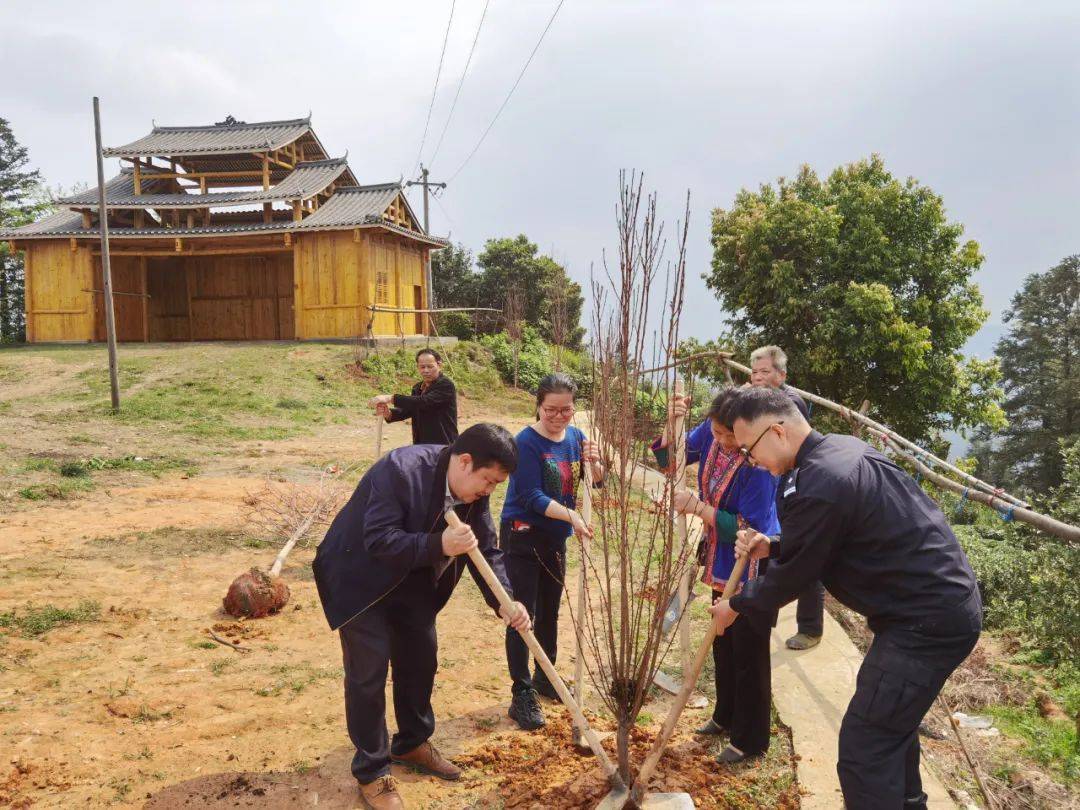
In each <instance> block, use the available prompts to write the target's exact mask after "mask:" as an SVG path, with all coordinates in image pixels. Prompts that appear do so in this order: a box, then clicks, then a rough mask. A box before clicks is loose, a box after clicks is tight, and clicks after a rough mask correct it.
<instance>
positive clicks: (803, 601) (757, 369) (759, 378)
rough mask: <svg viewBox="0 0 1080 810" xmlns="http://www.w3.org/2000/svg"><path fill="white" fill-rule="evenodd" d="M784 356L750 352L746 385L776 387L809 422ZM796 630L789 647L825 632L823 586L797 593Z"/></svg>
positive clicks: (811, 643)
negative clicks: (791, 384)
mask: <svg viewBox="0 0 1080 810" xmlns="http://www.w3.org/2000/svg"><path fill="white" fill-rule="evenodd" d="M786 381H787V355H786V354H785V353H784V350H783V349H781V348H780V347H779V346H762V347H761V348H758V349H754V351H752V352H751V353H750V384H751V385H755V386H758V387H762V388H776V389H777V390H779V391H782V392H783V393H784V394H786V395H787V397H788V399H790V400H791V401H792V403H793V404H794V405H795V407H796V408H798V410H799V413H801V414H802V416H803V419H805V420H806V421H808V422H809V421H810V410H809V409H808V408H807V407H806V402H805V401H804V400H803V398H802V397H800V396H799V395H798V394H796V393H795V392H794V391H792V390H791V389H790V388H788V387H787V384H786ZM795 622H796V633H795V635H793V636H792V637H791V638H789V639H788V640H787V641H786V642H784V643H785V644H786V645H787V648H788V649H789V650H810V649H813V648H814V647H816V646H817V645H818V644H820V643H821V636H822V634H823V633H824V632H825V586H824V585H822V584H821V583H820V582H815V583H813V584H812V585H811V586H810V587H808V588H807V589H806V590H805V591H804V592H803V593H801V594H799V602H798V605H797V606H796V609H795Z"/></svg>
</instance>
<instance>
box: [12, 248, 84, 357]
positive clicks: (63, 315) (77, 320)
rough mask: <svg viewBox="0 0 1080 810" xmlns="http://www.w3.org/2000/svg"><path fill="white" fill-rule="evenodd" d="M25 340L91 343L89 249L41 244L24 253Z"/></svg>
mask: <svg viewBox="0 0 1080 810" xmlns="http://www.w3.org/2000/svg"><path fill="white" fill-rule="evenodd" d="M26 274H27V285H26V286H27V293H26V321H27V340H31V341H33V342H35V343H39V342H43V341H63V342H79V343H81V342H89V341H92V340H94V294H93V293H91V292H84V291H85V290H92V289H94V267H93V262H92V256H91V253H90V249H89V247H82V246H79V247H77V248H76V249H75V250H72V249H71V245H70V243H69V242H68V240H66V239H63V240H59V239H57V240H52V239H49V240H42V241H40V242H34V243H33V244H30V245H28V246H27V249H26Z"/></svg>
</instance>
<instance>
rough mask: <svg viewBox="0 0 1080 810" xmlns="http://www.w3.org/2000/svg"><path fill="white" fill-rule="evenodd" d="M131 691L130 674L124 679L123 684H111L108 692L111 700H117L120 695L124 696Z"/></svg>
mask: <svg viewBox="0 0 1080 810" xmlns="http://www.w3.org/2000/svg"><path fill="white" fill-rule="evenodd" d="M129 692H131V676H128V677H127V678H126V679H125V680H124V684H123V686H113V685H112V684H109V688H108V692H107V694H108V695H109V699H110V700H115V699H116V698H118V697H124V696H125V695H127V694H128V693H129Z"/></svg>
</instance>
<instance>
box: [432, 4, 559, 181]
mask: <svg viewBox="0 0 1080 810" xmlns="http://www.w3.org/2000/svg"><path fill="white" fill-rule="evenodd" d="M565 2H566V0H559V5H557V6H555V11H554V12H552V14H551V18H550V19H549V20H548V21H547V25H546V26H544V30H543V31H542V32H541V33H540V39H538V40H537V41H536V45H535V47H534V48H533V49H532V53H530V54H529V58H528V59H526V60H525V64H524V65H523V66H522V68H521V72H520V73H519V74H518V77H517V79H516V80H515V81H514V86H513V87H511V88H510V92H509V93H507V94H506V98H505V99H503V103H502V106H500V107H499V110H498V112H496V113H495V117H494V118H492V119H491V123H490V124H488V125H487V129H485V130H484V134H483V135H481V136H480V140H479V141H477V142H476V146H474V147H473V149H472V151H471V152H469V155H468V157H466V158H465V160H464V161H462V163H461V165H460V166H458V167H457V171H455V172H454V173H453V174H452V175H450V179H449V180H448V181H447V182H453V181H454V178H455V177H457V176H458V175H459V174H461V170H462V169H464V168H465V166H466V165H467V164H468V162H469V161H470V160H472V157H473V155H475V154H476V153H477V151H478V150H479V149H480V145H481V144H483V142H484V139H485V138H487V136H488V133H489V132H491V128H492V127H493V126H495V122H496V121H498V120H499V116H500V115H502V112H503V110H505V109H506V105H507V104H509V103H510V97H511V96H512V95H514V91H515V90H517V86H518V85H519V84H520V83H521V79H522V77H523V76H524V75H525V71H526V70H528V68H529V64H530V63H531V62H532V60H533V57H534V56H536V52H537V51H538V50H540V43H542V42H543V41H544V37H545V36H547V32H548V30H549V29H550V28H551V24H552V23H553V22H555V17H556V16H558V14H559V9H561V8H562V7H563V3H565Z"/></svg>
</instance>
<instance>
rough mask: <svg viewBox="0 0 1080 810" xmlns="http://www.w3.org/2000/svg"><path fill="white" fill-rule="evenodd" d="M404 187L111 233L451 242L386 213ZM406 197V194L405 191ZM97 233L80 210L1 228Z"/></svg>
mask: <svg viewBox="0 0 1080 810" xmlns="http://www.w3.org/2000/svg"><path fill="white" fill-rule="evenodd" d="M106 188H108V184H106ZM400 193H401V186H400V185H399V184H398V183H382V184H379V185H374V186H350V187H347V188H339V189H337V190H335V191H334V193H333V195H332V196H331V197H330V198H329V199H328V200H327V201H326V202H324V203H323V204H322V205H321V206H320V207H319V210H318V211H316V212H315V213H313V214H311V215H310V216H308V217H306V218H305V219H303V220H301V221H300V222H292V221H278V222H267V223H262V222H237V223H233V224H228V225H226V224H219V225H210V226H209V227H198V228H162V227H155V228H117V227H110V228H109V235H110V237H115V238H124V239H127V238H133V237H134V238H158V239H161V238H163V237H164V238H181V237H185V238H186V237H200V236H225V235H230V236H241V235H252V234H260V233H275V232H278V233H280V232H292V233H304V232H305V231H335V230H338V231H340V230H347V229H349V228H381V229H384V230H389V231H393V232H394V233H399V234H402V235H403V236H408V237H409V238H411V239H415V240H417V241H421V242H425V243H427V244H429V245H433V246H435V247H444V246H446V245H447V244H448V242H447V241H446V240H445V239H441V238H439V237H435V236H428V235H426V234H423V233H419V232H417V231H412V230H409V229H408V228H403V227H401V226H399V225H397V224H395V223H393V222H391V221H390V220H388V219H385V218H384V217H383V213H384V212H385V211H386V209H387V207H388V206H389V205H390V203H391V202H392V201H393V200H394V198H395V197H396V196H397V195H398V194H400ZM402 198H403V199H404V195H402ZM97 235H98V230H97V228H90V229H86V228H83V227H82V215H81V214H79V213H78V212H75V211H60V212H58V213H55V214H52V215H50V216H47V217H45V218H44V219H41V220H38V221H37V222H34V223H32V224H30V225H24V226H23V227H21V228H15V229H11V230H0V239H19V240H21V239H61V238H68V237H96V236H97Z"/></svg>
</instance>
